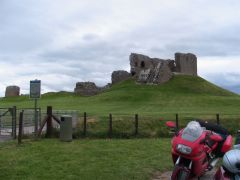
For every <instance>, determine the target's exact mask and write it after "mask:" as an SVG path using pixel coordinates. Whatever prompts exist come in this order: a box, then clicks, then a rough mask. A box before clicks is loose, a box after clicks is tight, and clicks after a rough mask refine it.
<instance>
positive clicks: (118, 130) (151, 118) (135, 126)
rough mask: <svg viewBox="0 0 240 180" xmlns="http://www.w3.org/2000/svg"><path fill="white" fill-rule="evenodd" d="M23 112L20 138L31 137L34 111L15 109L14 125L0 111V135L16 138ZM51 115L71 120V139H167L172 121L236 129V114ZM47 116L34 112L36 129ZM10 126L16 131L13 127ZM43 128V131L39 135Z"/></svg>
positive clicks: (74, 112)
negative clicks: (20, 115) (202, 121)
mask: <svg viewBox="0 0 240 180" xmlns="http://www.w3.org/2000/svg"><path fill="white" fill-rule="evenodd" d="M20 112H23V134H24V135H26V136H34V135H35V133H36V132H35V109H33V108H24V109H17V111H16V117H15V119H16V120H15V121H16V122H13V121H14V117H13V115H14V113H12V112H11V111H10V110H9V109H7V108H2V109H1V108H0V135H12V136H13V135H14V128H15V129H16V130H15V131H16V132H15V134H18V128H19V113H20ZM52 113H53V114H54V116H55V117H57V118H58V119H60V118H61V116H63V115H70V116H72V127H73V137H75V138H80V137H93V138H108V137H110V138H111V137H115V138H134V137H146V138H151V137H170V136H171V134H170V133H169V129H168V128H167V127H166V125H165V124H166V122H167V121H169V120H172V121H175V122H176V124H177V125H178V126H179V128H183V127H185V126H186V125H187V123H188V122H189V121H192V120H196V119H201V120H204V121H208V122H214V123H216V124H217V123H218V124H220V125H221V126H223V127H225V128H226V129H227V130H228V131H229V132H230V133H231V134H233V135H234V134H235V133H236V131H237V130H238V129H240V114H203V113H202V114H201V113H198V114H192V113H179V114H163V115H141V114H111V113H110V114H105V115H103V114H102V115H92V114H88V113H84V112H81V111H78V110H53V111H52ZM46 116H47V111H45V110H44V111H43V110H41V109H40V108H39V109H37V122H38V129H39V127H40V126H41V125H42V123H43V120H44V119H45V118H46ZM14 124H15V126H16V127H14ZM53 128H54V129H55V132H56V135H58V133H59V129H60V125H59V124H58V123H57V122H55V121H53ZM45 132H46V125H45V126H44V127H43V134H44V133H45Z"/></svg>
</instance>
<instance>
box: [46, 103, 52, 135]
mask: <svg viewBox="0 0 240 180" xmlns="http://www.w3.org/2000/svg"><path fill="white" fill-rule="evenodd" d="M52 129H53V125H52V106H48V107H47V132H46V137H48V138H51V137H52Z"/></svg>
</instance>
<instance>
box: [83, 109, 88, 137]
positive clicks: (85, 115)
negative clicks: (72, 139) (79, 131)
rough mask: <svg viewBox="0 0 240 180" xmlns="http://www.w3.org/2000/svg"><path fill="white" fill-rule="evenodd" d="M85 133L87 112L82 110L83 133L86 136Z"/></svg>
mask: <svg viewBox="0 0 240 180" xmlns="http://www.w3.org/2000/svg"><path fill="white" fill-rule="evenodd" d="M86 134H87V113H86V112H84V114H83V135H84V136H86Z"/></svg>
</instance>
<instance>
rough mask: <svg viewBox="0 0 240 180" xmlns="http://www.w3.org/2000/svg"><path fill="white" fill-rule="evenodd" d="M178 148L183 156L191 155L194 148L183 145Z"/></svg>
mask: <svg viewBox="0 0 240 180" xmlns="http://www.w3.org/2000/svg"><path fill="white" fill-rule="evenodd" d="M176 148H177V150H178V151H179V152H180V153H183V154H191V152H192V148H190V147H188V146H185V145H183V144H178V145H177V147H176Z"/></svg>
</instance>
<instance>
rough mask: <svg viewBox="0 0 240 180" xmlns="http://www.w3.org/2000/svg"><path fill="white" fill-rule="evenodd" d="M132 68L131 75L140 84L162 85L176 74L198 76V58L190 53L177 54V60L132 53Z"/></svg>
mask: <svg viewBox="0 0 240 180" xmlns="http://www.w3.org/2000/svg"><path fill="white" fill-rule="evenodd" d="M130 66H131V70H130V71H131V75H132V76H134V77H135V78H136V80H137V82H140V83H147V84H162V83H164V82H167V81H169V80H170V79H171V78H172V76H173V74H174V73H175V74H177V73H178V74H186V75H192V76H197V57H196V56H195V55H194V54H190V53H188V54H183V53H175V60H171V59H166V60H164V59H158V58H150V57H148V56H145V55H141V54H135V53H132V54H131V55H130Z"/></svg>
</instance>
